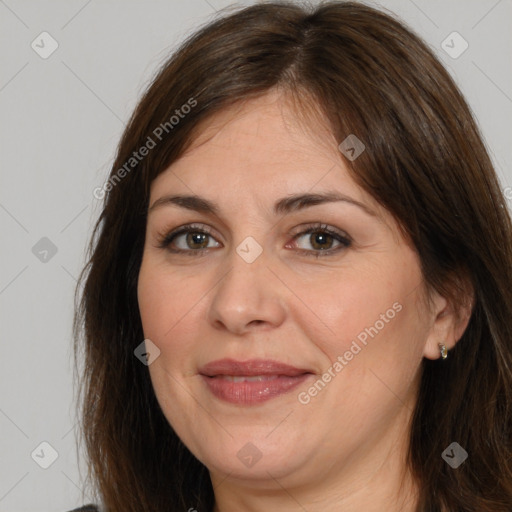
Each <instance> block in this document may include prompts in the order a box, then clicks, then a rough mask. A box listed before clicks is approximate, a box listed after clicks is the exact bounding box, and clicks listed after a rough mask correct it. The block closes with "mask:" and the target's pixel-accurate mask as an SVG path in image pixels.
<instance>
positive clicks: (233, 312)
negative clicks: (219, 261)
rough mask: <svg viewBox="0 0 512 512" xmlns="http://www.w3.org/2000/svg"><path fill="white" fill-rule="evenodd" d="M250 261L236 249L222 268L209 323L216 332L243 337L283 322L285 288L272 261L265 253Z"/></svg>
mask: <svg viewBox="0 0 512 512" xmlns="http://www.w3.org/2000/svg"><path fill="white" fill-rule="evenodd" d="M248 261H250V260H249V259H248V260H246V259H244V258H243V257H242V256H240V254H238V253H237V252H236V251H235V249H233V252H232V254H231V255H230V258H229V260H227V261H226V266H222V270H221V272H222V277H220V280H219V282H218V285H217V286H216V287H215V288H214V290H213V292H212V296H211V297H212V298H211V305H210V308H209V321H210V323H211V324H212V325H213V327H214V328H215V329H220V330H227V331H230V332H231V333H234V334H238V335H243V334H244V333H246V332H251V331H254V330H268V329H271V328H275V327H279V325H281V324H282V323H283V322H284V319H285V316H286V307H285V297H286V296H285V294H286V287H285V286H284V285H283V283H282V282H281V281H280V280H279V279H278V277H277V276H276V271H275V270H274V269H272V262H270V261H269V259H268V258H267V254H266V252H265V251H263V252H262V253H261V254H260V255H259V256H258V257H257V258H256V259H255V260H254V261H252V262H251V263H249V262H248ZM288 293H289V292H288Z"/></svg>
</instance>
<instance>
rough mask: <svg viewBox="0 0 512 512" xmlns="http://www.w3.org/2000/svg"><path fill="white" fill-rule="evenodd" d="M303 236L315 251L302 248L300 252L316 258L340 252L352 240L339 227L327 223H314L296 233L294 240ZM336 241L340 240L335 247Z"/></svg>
mask: <svg viewBox="0 0 512 512" xmlns="http://www.w3.org/2000/svg"><path fill="white" fill-rule="evenodd" d="M301 238H304V239H305V241H306V243H308V244H310V246H311V247H313V251H311V250H308V249H304V250H302V249H300V250H299V252H303V253H304V254H305V255H307V256H314V257H316V258H318V257H319V256H327V255H329V254H332V253H335V252H339V251H340V250H342V249H346V248H347V247H350V245H351V240H350V238H349V237H348V236H347V235H345V234H344V233H342V232H340V231H338V230H337V229H334V228H330V227H329V226H327V225H326V224H315V225H312V226H310V227H309V228H308V229H306V230H305V231H301V232H300V233H298V234H297V235H295V237H294V240H298V239H301ZM335 242H338V245H337V246H336V247H334V248H333V244H334V243H335ZM322 253H323V254H322Z"/></svg>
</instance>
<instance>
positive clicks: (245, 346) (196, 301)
mask: <svg viewBox="0 0 512 512" xmlns="http://www.w3.org/2000/svg"><path fill="white" fill-rule="evenodd" d="M310 127H312V128H313V129H312V130H306V129H304V127H303V126H302V125H300V124H299V123H298V122H297V121H296V118H295V117H294V114H293V110H291V109H290V108H289V104H288V103H287V102H286V100H285V97H284V96H282V95H280V94H278V93H277V92H270V93H268V94H266V95H265V96H262V97H260V98H259V99H257V100H250V101H248V102H246V103H245V104H243V106H242V107H241V108H238V109H236V110H233V109H232V110H226V111H224V112H222V113H220V114H216V116H215V117H214V118H213V119H212V120H211V121H209V122H208V123H206V124H205V125H204V126H202V127H201V131H200V134H199V137H198V138H197V139H196V141H195V143H194V144H193V145H192V147H191V148H190V149H189V151H187V152H186V154H185V155H184V156H182V157H181V158H180V159H179V160H177V161H175V162H174V163H173V164H172V165H171V166H170V168H169V169H167V170H165V171H164V172H163V173H161V174H160V175H159V176H158V177H157V178H156V179H155V180H154V181H153V183H152V187H151V195H150V202H149V204H150V208H149V213H148V224H147V234H146V242H145V248H144V255H143V261H142V264H141V269H140V274H139V282H138V299H139V307H140V314H141V319H142V324H143V327H144V335H145V337H146V338H149V339H150V340H152V341H153V343H154V344H155V345H157V347H158V348H159V350H160V355H159V357H157V358H156V359H155V360H154V362H153V363H152V364H150V365H149V371H150V375H151V380H152V383H153V386H154V390H155V394H156V396H157V399H158V401H159V403H160V405H161V407H162V410H163V412H164V414H165V416H166V418H167V419H168V421H169V423H170V425H171V426H172V427H173V428H174V430H175V431H176V433H177V434H178V436H179V437H180V438H181V439H182V441H183V442H184V443H185V445H186V446H187V447H188V448H189V449H190V450H191V452H192V453H193V454H194V455H195V456H196V457H197V458H198V459H199V460H201V461H202V462H203V463H204V464H205V465H206V466H207V468H208V469H209V471H210V476H211V479H212V482H213V486H214V489H215V497H216V505H215V512H234V511H239V510H245V511H254V512H256V511H268V510H280V511H285V512H286V511H291V510H293V511H296V510H307V511H309V512H312V511H322V512H330V511H337V512H338V511H339V510H343V511H344V512H352V511H353V512H356V511H358V512H359V511H361V510H365V511H366V512H373V511H379V512H380V511H382V510H386V511H399V510H401V511H403V512H407V511H411V512H412V511H414V510H415V504H416V495H417V485H416V484H415V482H414V481H413V480H412V478H411V476H410V474H409V472H408V470H407V468H406V465H405V462H404V460H405V455H406V449H407V444H408V440H409V439H408V432H409V421H410V418H411V414H412V411H413V409H414V404H415V401H416V394H417V389H418V383H419V377H420V373H419V369H420V364H421V361H422V358H423V357H427V358H430V359H437V358H439V347H438V343H439V342H444V343H445V344H446V346H447V348H448V349H451V348H452V347H453V346H454V345H455V343H456V342H457V340H458V339H459V338H460V336H461V335H462V333H463V331H464V329H465V327H466V325H467V320H464V321H459V320H457V317H456V315H455V314H454V312H453V309H452V307H451V305H450V304H449V303H448V301H447V300H445V299H444V298H443V297H441V296H439V295H437V294H434V295H433V300H432V306H431V307H430V308H427V306H426V304H425V301H424V291H425V287H424V283H423V280H422V275H421V271H420V262H419V259H418V256H417V254H416V252H415V251H414V248H413V247H411V246H410V244H408V243H407V241H406V240H404V238H403V237H402V235H401V234H400V232H399V231H398V226H397V224H396V221H395V220H394V218H393V217H392V216H391V215H390V214H389V213H388V212H387V211H385V210H384V209H383V208H382V207H380V206H379V205H378V204H377V203H376V201H375V200H374V199H373V198H372V197H371V196H370V195H369V194H367V193H366V192H365V191H364V190H363V189H361V188H360V187H359V186H358V185H356V183H355V182H354V181H353V179H352V178H351V177H350V176H349V173H348V170H347V164H346V163H345V161H344V159H343V157H342V156H341V154H340V152H339V150H338V148H337V146H338V143H339V141H336V140H335V139H334V137H333V136H332V135H331V134H330V133H329V131H328V128H327V126H325V125H323V124H322V123H321V121H320V120H319V121H318V125H315V126H311V125H310ZM334 190H335V191H339V192H341V193H343V194H345V195H346V196H349V197H350V198H352V199H353V200H356V201H359V202H361V203H362V204H364V205H365V206H366V207H367V208H368V209H370V210H371V211H372V212H373V213H374V215H370V214H368V213H366V212H365V211H364V210H363V208H361V207H359V206H356V205H354V204H350V203H348V202H330V203H324V204H320V205H315V206H310V207H308V208H305V209H303V210H299V211H295V212H291V213H287V214H285V215H283V216H275V215H274V213H273V211H272V208H273V205H274V202H275V201H277V200H278V199H280V198H283V197H285V196H288V195H291V194H295V193H313V192H321V191H334ZM178 193H180V194H196V195H199V196H202V197H205V198H207V199H209V200H212V201H215V202H216V203H218V205H219V207H220V209H221V213H220V215H219V216H218V217H217V216H215V215H211V214H205V213H200V212H194V211H190V210H186V209H184V208H180V207H178V206H175V205H171V204H163V205H160V206H158V207H153V205H154V203H155V201H156V200H158V199H159V198H161V197H163V196H166V195H168V194H178ZM192 222H193V223H198V224H201V225H203V226H207V227H210V229H211V231H212V233H211V237H207V238H206V241H205V243H204V246H207V247H208V250H207V251H206V252H204V253H203V254H202V255H201V256H195V257H194V256H188V255H187V254H173V253H172V252H170V251H169V247H168V248H160V247H159V246H158V244H159V239H160V238H162V237H163V236H165V235H166V234H168V233H169V232H171V231H173V230H175V229H176V228H178V227H180V226H183V225H184V224H187V223H192ZM311 223H322V224H327V225H328V226H329V227H332V228H334V229H338V230H339V231H341V232H342V233H344V234H346V235H348V236H349V237H350V239H351V245H350V246H349V247H344V246H342V244H341V243H340V242H338V241H337V240H336V239H334V238H329V237H328V238H327V239H326V241H323V242H322V241H320V242H318V241H317V242H316V243H315V235H314V234H313V235H311V234H305V235H304V234H302V235H300V236H299V237H296V238H294V237H295V235H298V234H299V233H300V232H302V231H304V230H305V229H307V228H308V227H309V226H308V224H311ZM191 232H192V233H196V232H197V229H196V230H195V231H194V229H191ZM248 236H251V237H253V238H254V239H255V240H256V241H257V242H258V244H259V245H260V246H261V248H262V250H263V252H262V253H261V254H260V255H259V256H258V257H257V258H256V260H255V261H254V262H252V263H248V262H247V261H245V260H244V259H243V258H242V257H240V256H239V254H238V253H237V252H236V248H237V247H238V246H239V245H240V244H241V243H242V242H243V241H244V240H245V239H246V237H248ZM194 243H195V244H196V245H194ZM319 243H320V247H325V248H326V249H332V250H333V251H334V250H335V249H336V248H340V247H341V250H339V251H337V252H331V254H330V255H323V256H322V255H321V256H320V257H318V258H315V257H308V255H307V254H306V253H309V254H311V253H320V252H322V251H321V249H319V248H318V247H319V245H318V244H319ZM197 244H198V242H197V241H195V242H194V240H192V241H190V240H189V241H188V245H187V238H186V235H181V236H179V237H178V238H177V239H175V240H174V242H173V244H172V247H174V248H181V249H183V250H188V251H189V253H190V252H193V251H197V250H198V249H197V248H196V247H201V246H200V241H199V245H197ZM322 244H323V245H322ZM324 254H325V251H324ZM396 303H398V304H399V305H400V306H401V310H400V311H399V312H397V313H396V315H394V318H392V319H388V321H387V322H385V325H384V327H383V328H381V329H380V330H379V332H378V334H377V335H374V337H373V338H370V337H368V342H367V345H366V346H364V345H362V344H361V343H359V345H361V347H362V349H361V350H360V351H359V352H358V353H357V355H355V356H354V357H353V358H352V359H351V360H350V361H346V359H345V361H346V362H347V364H346V365H344V366H343V369H342V371H339V372H335V371H332V370H331V374H332V373H334V375H335V376H334V377H332V378H331V380H330V382H328V383H327V384H326V386H325V387H324V388H323V389H322V390H321V391H320V392H318V393H317V394H316V396H313V397H311V399H310V401H309V402H308V403H307V404H303V403H300V402H299V400H298V395H299V393H300V392H307V391H308V389H309V388H310V387H311V386H312V384H313V383H314V382H315V381H317V380H318V379H319V378H321V376H322V375H323V374H324V373H325V372H326V371H327V369H328V368H329V367H332V365H333V363H334V362H335V361H337V360H338V359H337V358H338V356H342V357H343V355H344V354H345V352H346V351H347V350H349V349H350V346H351V343H352V342H353V341H354V340H357V336H358V335H359V334H360V333H361V332H363V331H364V329H365V328H367V327H369V326H374V325H375V324H376V321H377V320H379V319H381V318H382V317H381V315H382V314H385V312H386V311H387V310H389V309H390V308H392V307H393V304H396ZM379 325H380V324H379ZM224 357H231V358H234V359H238V360H247V359H251V358H268V359H274V360H278V361H282V362H285V363H287V364H291V365H293V366H296V367H300V368H307V369H310V370H311V371H312V372H314V373H315V374H316V375H315V376H312V377H311V380H310V381H309V382H308V383H307V384H306V385H304V386H301V387H300V388H299V389H295V390H293V391H292V392H290V393H287V394H284V395H281V396H279V397H277V398H274V399H272V400H270V401H267V402H264V403H262V404H258V405H251V406H241V405H234V404H229V403H226V402H222V401H220V400H219V399H217V398H216V397H214V396H213V395H212V394H211V393H210V391H209V390H208V388H207V387H206V385H205V384H204V382H203V380H202V378H201V377H200V376H199V375H198V369H199V368H200V367H201V366H202V365H204V364H205V363H207V362H210V361H213V360H216V359H220V358H224ZM248 442H251V443H252V444H253V445H254V446H256V447H257V450H258V451H259V453H260V454H261V458H260V460H259V461H258V462H256V463H255V464H254V465H253V466H252V467H247V466H246V465H244V464H243V463H242V462H241V460H240V459H239V458H238V457H237V452H238V451H239V450H240V449H241V448H242V447H243V446H244V445H246V443H248ZM401 484H402V485H401ZM192 505H193V504H191V506H192ZM301 507H302V508H301Z"/></svg>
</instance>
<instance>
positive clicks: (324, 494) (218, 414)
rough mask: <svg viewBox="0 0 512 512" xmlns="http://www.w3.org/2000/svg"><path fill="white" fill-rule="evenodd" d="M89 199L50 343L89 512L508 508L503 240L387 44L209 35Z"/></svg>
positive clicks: (389, 39)
mask: <svg viewBox="0 0 512 512" xmlns="http://www.w3.org/2000/svg"><path fill="white" fill-rule="evenodd" d="M95 194H96V195H97V196H98V197H104V198H105V202H104V208H103V211H102V213H101V216H100V219H99V220H98V223H97V225H96V230H95V235H94V237H93V240H92V241H91V247H90V254H91V256H90V261H89V263H88V265H87V267H86V268H85V269H84V272H83V274H82V282H83V284H84V288H83V291H82V297H81V303H80V306H79V309H78V311H77V316H76V324H75V325H76V333H77V345H76V353H77V355H78V356H79V357H85V370H84V374H83V388H82V395H81V397H82V399H83V433H84V441H85V447H86V449H87V453H88V457H89V459H90V475H89V476H90V479H91V482H92V483H93V485H94V486H95V488H96V489H97V490H98V501H101V502H102V503H103V505H104V507H105V510H107V511H109V512H111V511H112V512H113V511H123V512H124V511H142V510H143V511H164V510H165V511H168V510H188V511H194V510H197V511H208V512H210V511H214V512H227V511H234V510H251V511H259V510H280V511H288V510H308V511H316V510H322V511H331V510H333V511H334V510H336V511H338V510H343V511H349V512H351V511H359V510H366V511H369V512H370V511H377V510H379V511H382V510H385V511H399V510H400V511H403V512H409V511H411V512H412V511H416V512H419V511H425V512H426V511H446V512H448V511H449V512H454V511H479V512H482V511H489V512H490V511H493V512H497V511H502V512H505V511H510V510H511V509H512V459H511V426H512V421H511V419H512V415H511V405H512V397H511V393H512V373H511V369H512V333H511V327H510V322H509V320H510V314H511V312H512V291H511V290H512V286H511V285H512V271H511V269H512V265H511V263H512V224H511V220H510V216H509V213H508V211H507V206H506V202H505V199H504V197H503V194H502V192H501V190H500V186H499V183H498V180H497V178H496V174H495V172H494V170H493V168H492V164H491V161H490V159H489V156H488V154H487V152H486V149H485V147H484V145H483V143H482V140H481V136H480V134H479V131H478V128H477V126H476V124H475V122H474V120H473V118H472V116H471V113H470V110H469V108H468V106H467V104H466V102H465V101H464V99H463V97H462V96H461V94H460V92H459V90H458V89H457V87H456V85H455V84H454V82H453V81H452V79H451V78H450V76H449V74H448V73H447V72H446V71H445V69H444V68H443V67H442V65H441V64H440V63H439V61H438V60H437V59H436V58H435V57H434V55H433V54H432V52H431V51H430V50H429V49H428V47H427V46H426V45H425V44H424V43H423V42H422V41H421V40H419V39H418V37H417V36H415V35H414V34H412V33H411V32H410V31H409V30H408V29H406V28H404V27H403V26H402V25H401V24H400V23H398V22H397V21H396V20H394V19H393V18H391V17H390V16H388V15H385V14H383V13H381V12H379V11H377V10H375V9H372V8H370V7H367V6H364V5H361V4H358V3H352V2H335V3H325V4H323V5H320V6H318V7H316V8H315V9H312V10H311V11H309V10H307V9H305V8H303V7H299V6H297V5H294V4H265V5H254V6H252V7H249V8H245V9H242V10H239V11H238V12H235V13H234V14H231V15H229V16H226V17H224V18H221V19H218V20H216V21H214V22H212V23H211V24H209V25H208V26H206V27H204V28H202V29H201V30H200V31H199V32H197V33H196V34H195V35H193V36H192V37H191V38H190V39H189V40H188V41H186V42H185V43H184V44H183V46H182V47H181V48H180V49H179V50H178V51H177V52H176V53H175V55H173V56H172V57H171V59H170V60H169V61H168V62H167V63H166V64H165V66H164V67H163V68H162V69H161V71H160V72H159V74H158V76H157V77H156V78H155V80H154V81H153V83H152V84H151V85H150V87H149V88H148V90H147V91H146V93H145V94H144V97H143V98H142V100H141V101H140V103H139V105H138V107H137V108H136V110H135V113H134V114H133V116H132V118H131V120H130V123H129V125H128V127H127V129H126V131H125V133H124V135H123V137H122V140H121V143H120V146H119V150H118V154H117V158H116V161H115V163H114V166H113V168H112V172H111V175H110V178H109V180H108V182H107V183H106V184H105V186H104V187H102V188H101V189H99V190H97V191H96V192H95ZM310 256H314V257H313V258H311V257H310ZM82 330H83V336H82ZM82 338H83V341H81V340H82Z"/></svg>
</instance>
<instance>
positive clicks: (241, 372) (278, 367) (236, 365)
mask: <svg viewBox="0 0 512 512" xmlns="http://www.w3.org/2000/svg"><path fill="white" fill-rule="evenodd" d="M199 373H200V374H202V375H206V376H208V377H214V376H216V375H233V376H235V377H236V376H247V377H251V376H256V375H284V376H287V377H295V376H297V375H302V374H305V373H311V371H310V370H307V369H303V368H296V367H295V366H291V365H289V364H285V363H281V362H279V361H273V360H270V359H249V360H247V361H236V360H235V359H218V360H216V361H211V362H210V363H207V364H205V365H204V366H202V367H201V368H200V369H199Z"/></svg>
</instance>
